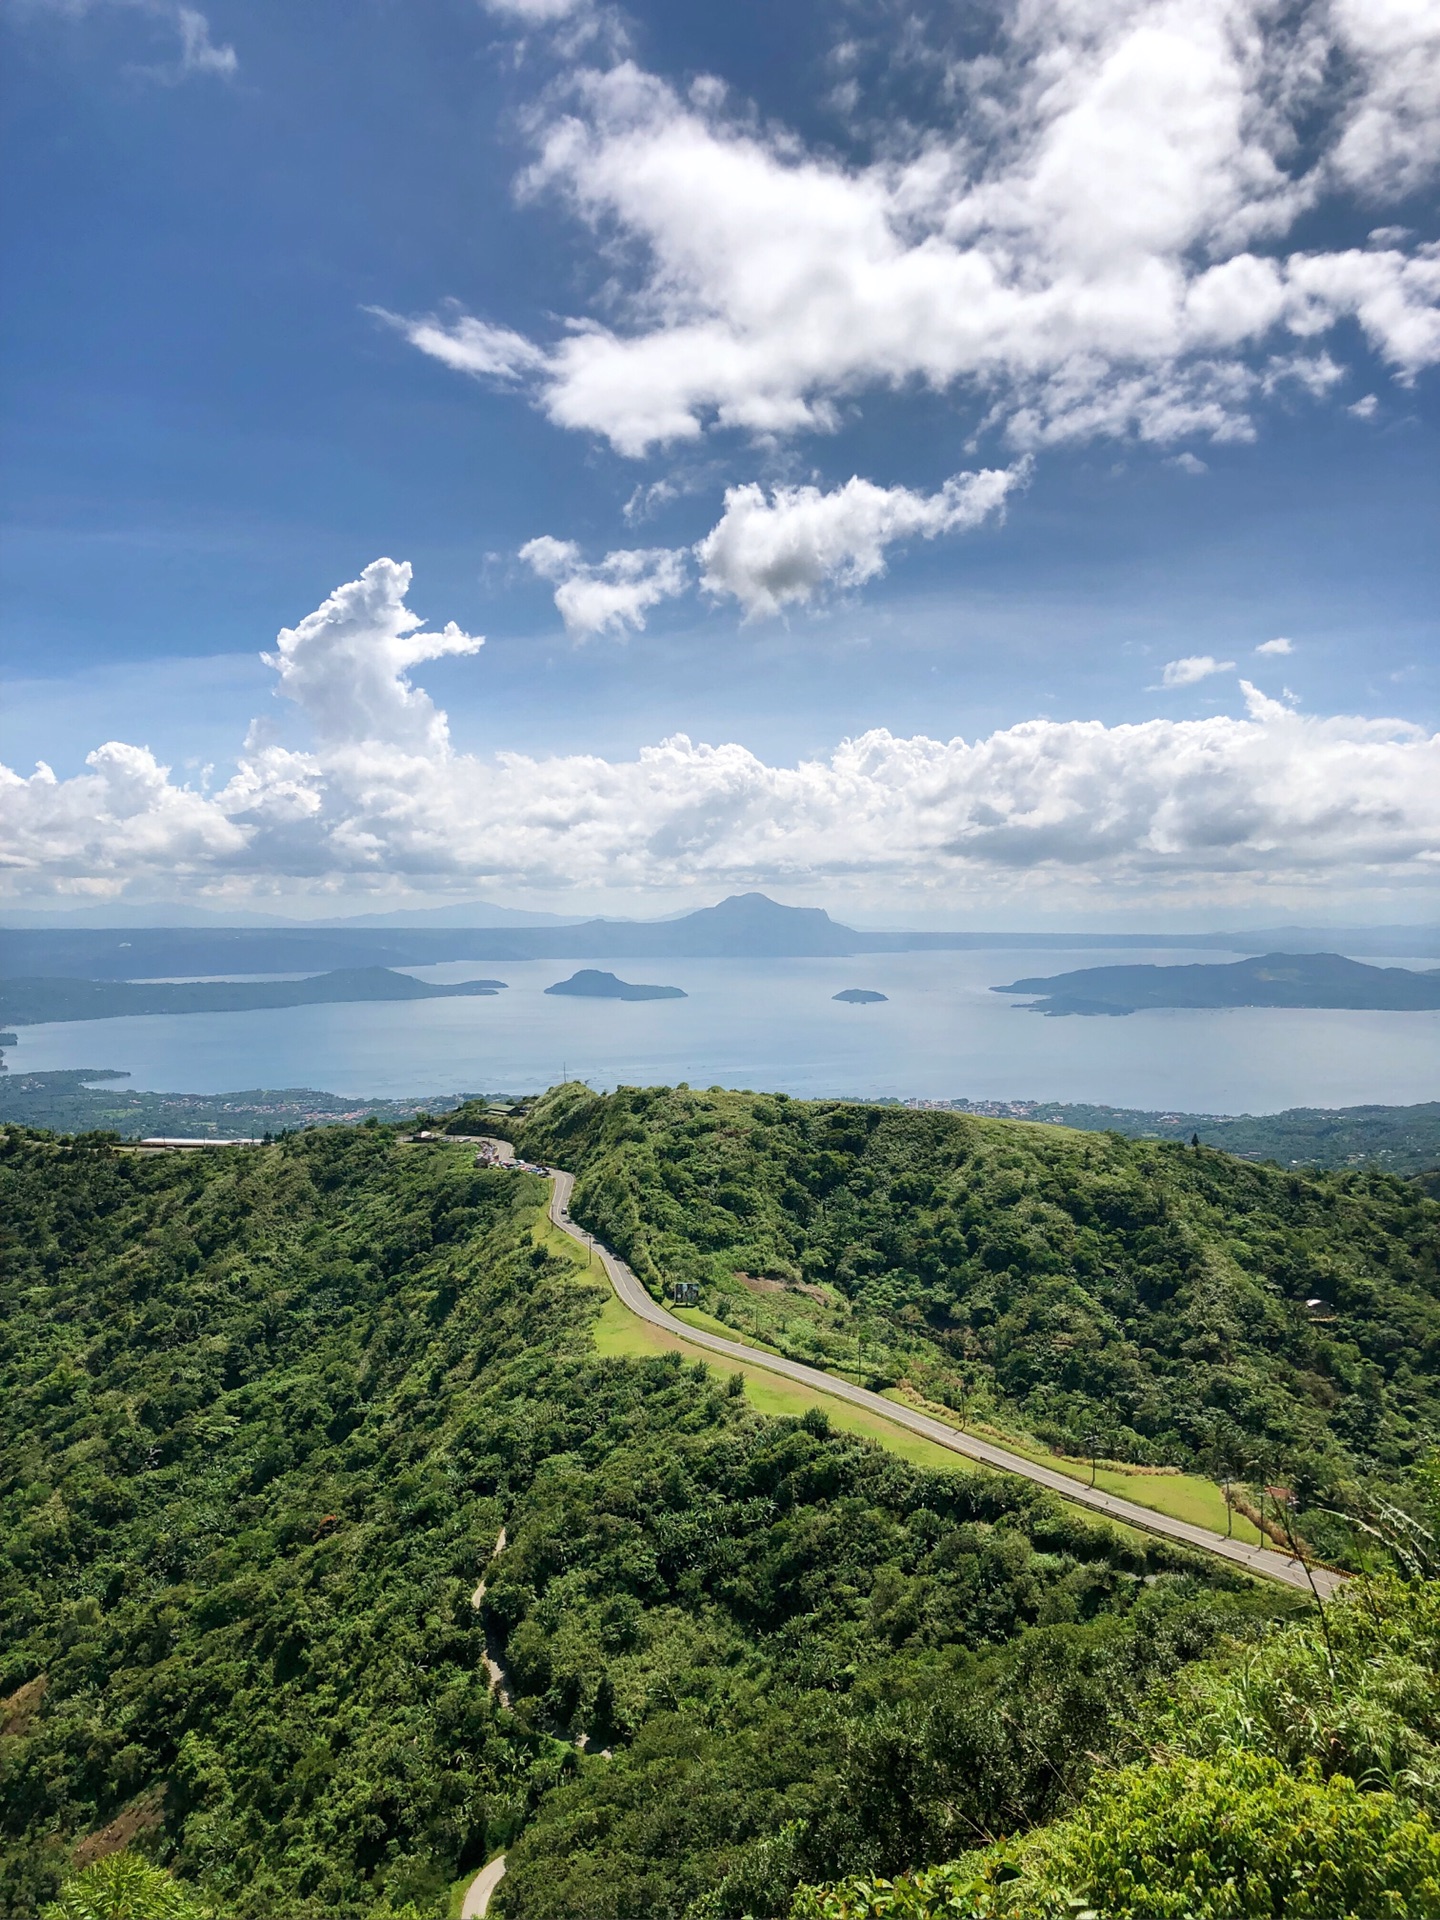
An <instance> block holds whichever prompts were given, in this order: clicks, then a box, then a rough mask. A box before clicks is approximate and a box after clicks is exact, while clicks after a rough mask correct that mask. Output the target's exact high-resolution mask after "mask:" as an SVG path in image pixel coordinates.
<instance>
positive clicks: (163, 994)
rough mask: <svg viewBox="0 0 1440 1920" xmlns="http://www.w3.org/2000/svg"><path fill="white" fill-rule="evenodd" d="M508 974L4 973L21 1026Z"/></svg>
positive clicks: (1, 995)
mask: <svg viewBox="0 0 1440 1920" xmlns="http://www.w3.org/2000/svg"><path fill="white" fill-rule="evenodd" d="M504 986H505V982H504V981H503V980H458V981H455V982H454V983H453V984H451V985H449V986H436V985H434V984H432V983H431V982H430V981H428V980H417V979H416V978H415V977H414V975H413V974H409V973H394V972H392V971H391V969H390V968H389V967H343V968H340V969H338V970H337V971H335V972H333V973H317V974H312V975H310V976H309V977H308V978H306V979H303V980H175V981H167V980H153V981H151V980H71V979H65V978H61V979H11V980H5V981H0V1018H3V1019H5V1020H9V1021H10V1022H12V1024H13V1025H15V1026H17V1027H32V1026H39V1025H41V1024H42V1023H43V1022H47V1021H53V1020H114V1019H117V1018H120V1017H121V1016H123V1015H125V1014H137V1013H253V1012H255V1011H257V1010H258V1009H260V1008H266V1007H320V1006H330V1005H333V1004H335V1003H337V1002H341V1001H351V1000H381V1001H386V1000H388V1001H396V1000H453V999H455V998H457V997H462V996H463V997H466V998H470V997H473V996H474V995H476V994H494V993H500V992H501V991H503V989H504Z"/></svg>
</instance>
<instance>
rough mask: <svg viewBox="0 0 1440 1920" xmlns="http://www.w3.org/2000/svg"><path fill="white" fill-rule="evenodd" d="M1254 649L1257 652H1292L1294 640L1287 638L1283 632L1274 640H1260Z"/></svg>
mask: <svg viewBox="0 0 1440 1920" xmlns="http://www.w3.org/2000/svg"><path fill="white" fill-rule="evenodd" d="M1255 651H1256V652H1257V653H1293V652H1294V651H1295V642H1294V641H1293V640H1287V639H1286V638H1285V636H1284V635H1283V634H1281V635H1280V636H1279V637H1278V638H1276V639H1274V640H1262V641H1261V642H1260V644H1259V646H1258V647H1256V649H1255Z"/></svg>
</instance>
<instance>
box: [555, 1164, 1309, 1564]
mask: <svg viewBox="0 0 1440 1920" xmlns="http://www.w3.org/2000/svg"><path fill="white" fill-rule="evenodd" d="M546 1171H547V1173H548V1174H549V1176H550V1181H551V1188H550V1218H551V1220H552V1221H553V1222H554V1224H555V1225H556V1226H557V1227H558V1228H559V1229H560V1231H561V1232H562V1233H564V1234H568V1235H569V1237H570V1238H571V1239H572V1240H575V1241H578V1242H579V1244H580V1245H581V1246H582V1247H593V1248H594V1249H595V1252H596V1253H597V1254H598V1255H599V1258H600V1264H601V1266H602V1267H603V1268H604V1269H605V1273H606V1276H607V1277H608V1279H609V1281H610V1284H611V1286H612V1287H613V1288H614V1289H615V1292H616V1295H617V1297H618V1298H619V1299H620V1301H621V1302H622V1304H623V1305H625V1306H627V1307H628V1308H629V1309H630V1311H631V1313H633V1314H635V1315H637V1316H638V1317H639V1318H640V1319H641V1320H648V1321H649V1323H650V1324H651V1326H654V1327H662V1328H664V1330H665V1332H666V1333H671V1334H674V1335H676V1336H677V1337H678V1338H679V1339H681V1340H683V1341H685V1343H686V1344H687V1345H688V1346H692V1347H704V1348H706V1349H707V1350H708V1351H709V1352H711V1353H719V1354H723V1355H724V1356H725V1357H726V1359H728V1360H743V1361H744V1362H745V1363H746V1364H747V1365H748V1366H752V1367H764V1368H765V1369H766V1370H767V1371H768V1372H770V1373H782V1374H784V1375H785V1376H786V1377H787V1378H788V1379H791V1380H799V1381H801V1382H803V1384H804V1385H805V1386H807V1387H816V1388H818V1389H819V1391H820V1392H821V1393H828V1394H829V1395H830V1396H831V1397H832V1398H833V1399H836V1400H847V1401H849V1402H850V1403H851V1405H853V1406H857V1407H864V1408H865V1409H866V1410H867V1412H870V1413H877V1414H879V1415H880V1417H881V1418H882V1419H884V1420H888V1421H889V1422H890V1423H891V1425H892V1426H896V1427H905V1428H907V1429H908V1430H909V1431H910V1432H911V1433H918V1434H920V1435H921V1436H922V1438H924V1439H926V1440H933V1441H934V1442H935V1444H936V1445H937V1446H940V1447H948V1448H949V1449H950V1451H951V1452H952V1453H960V1454H964V1456H965V1457H966V1458H967V1459H969V1460H979V1461H981V1462H982V1463H983V1464H984V1465H985V1466H987V1467H995V1468H998V1469H999V1471H1000V1472H1002V1473H1015V1474H1019V1476H1020V1477H1021V1479H1023V1480H1033V1481H1034V1482H1035V1484H1036V1486H1040V1487H1046V1488H1048V1489H1049V1491H1050V1492H1051V1493H1058V1494H1060V1495H1061V1496H1062V1497H1063V1498H1064V1499H1066V1500H1071V1501H1074V1502H1075V1503H1076V1504H1077V1505H1079V1506H1082V1507H1093V1508H1094V1510H1095V1512H1096V1513H1101V1514H1104V1516H1105V1518H1106V1519H1107V1520H1119V1521H1122V1522H1123V1523H1124V1524H1125V1525H1126V1526H1127V1527H1139V1528H1141V1529H1142V1530H1143V1531H1144V1532H1146V1533H1156V1534H1159V1535H1161V1536H1162V1537H1163V1538H1164V1539H1166V1540H1175V1541H1178V1542H1179V1543H1180V1545H1182V1546H1186V1547H1196V1548H1198V1549H1199V1550H1200V1551H1201V1552H1202V1553H1209V1554H1214V1555H1215V1556H1216V1557H1217V1558H1218V1559H1221V1560H1229V1561H1233V1562H1234V1564H1235V1565H1236V1566H1238V1567H1243V1568H1244V1569H1245V1571H1246V1572H1247V1573H1255V1574H1261V1575H1263V1576H1264V1577H1265V1578H1266V1579H1268V1580H1278V1581H1280V1582H1281V1583H1282V1584H1283V1585H1285V1586H1288V1587H1299V1588H1301V1589H1302V1590H1303V1591H1308V1590H1309V1588H1310V1584H1311V1582H1312V1581H1313V1582H1314V1584H1315V1587H1316V1588H1317V1589H1318V1591H1319V1592H1320V1594H1321V1595H1322V1596H1326V1595H1329V1594H1331V1593H1333V1592H1334V1591H1335V1589H1336V1588H1337V1587H1338V1586H1340V1585H1342V1584H1343V1582H1344V1579H1345V1576H1344V1575H1343V1574H1340V1573H1333V1572H1331V1571H1330V1570H1329V1569H1328V1568H1325V1567H1311V1568H1310V1570H1309V1573H1308V1574H1307V1573H1306V1570H1305V1567H1304V1566H1303V1564H1302V1563H1301V1562H1300V1561H1299V1560H1297V1559H1295V1558H1294V1557H1293V1556H1292V1555H1290V1554H1285V1553H1281V1552H1279V1551H1277V1550H1276V1549H1275V1548H1273V1547H1251V1546H1247V1545H1246V1544H1245V1542H1244V1541H1241V1540H1226V1539H1222V1538H1221V1536H1220V1535H1219V1534H1218V1533H1211V1532H1210V1531H1209V1529H1208V1528H1206V1527H1197V1526H1194V1525H1193V1524H1192V1523H1191V1522H1190V1521H1188V1520H1174V1519H1172V1518H1171V1517H1170V1515H1169V1514H1166V1513H1156V1512H1154V1511H1153V1510H1152V1509H1151V1508H1150V1507H1141V1506H1137V1505H1136V1504H1135V1502H1134V1501H1132V1500H1123V1499H1121V1498H1120V1497H1119V1496H1118V1495H1117V1494H1113V1493H1106V1492H1105V1491H1104V1490H1103V1488H1100V1487H1087V1486H1086V1485H1085V1483H1084V1481H1082V1480H1072V1479H1071V1478H1070V1476H1069V1475H1068V1474H1064V1473H1058V1472H1057V1471H1056V1470H1055V1469H1054V1468H1053V1467H1045V1466H1040V1465H1038V1464H1037V1463H1036V1462H1035V1461H1033V1460H1026V1459H1025V1458H1024V1457H1023V1456H1022V1455H1021V1454H1018V1453H1011V1452H1009V1451H1008V1450H1007V1449H1006V1448H1004V1447H997V1446H995V1445H994V1444H993V1443H992V1442H991V1441H989V1440H981V1439H978V1438H976V1437H975V1436H973V1435H971V1434H968V1433H959V1432H957V1431H956V1429H955V1428H954V1427H949V1426H946V1425H945V1423H944V1422H943V1421H941V1420H934V1419H932V1418H931V1417H930V1415H929V1414H925V1413H917V1412H916V1411H915V1410H914V1408H912V1407H906V1406H899V1405H897V1404H896V1403H895V1401H893V1400H886V1399H884V1398H882V1396H881V1395H880V1394H878V1393H871V1392H870V1390H869V1389H868V1388H866V1387H857V1386H852V1385H851V1384H850V1382H849V1381H848V1380H840V1379H837V1377H836V1376H835V1375H834V1374H831V1373H822V1372H821V1370H820V1369H819V1368H818V1367H807V1366H805V1365H804V1364H803V1362H801V1361H799V1360H786V1359H783V1358H782V1357H781V1356H780V1355H779V1354H773V1353H765V1352H763V1351H762V1350H760V1349H759V1348H756V1347H747V1346H745V1345H744V1344H743V1343H742V1342H741V1341H739V1340H726V1339H724V1338H722V1337H721V1336H720V1335H719V1334H714V1333H705V1332H703V1331H702V1330H701V1329H700V1328H698V1327H691V1326H687V1325H686V1323H685V1322H684V1321H683V1320H677V1319H676V1318H675V1316H674V1314H672V1313H667V1312H666V1311H665V1309H664V1307H662V1306H658V1305H657V1304H656V1302H655V1301H654V1300H652V1299H651V1298H650V1295H649V1294H648V1293H647V1292H646V1291H645V1289H644V1287H643V1286H642V1285H641V1284H640V1282H639V1281H638V1280H637V1279H636V1277H635V1275H634V1274H633V1273H632V1272H631V1271H630V1269H629V1267H627V1266H626V1264H625V1262H624V1261H623V1260H617V1259H616V1257H615V1255H614V1254H613V1253H611V1251H610V1249H609V1248H608V1247H607V1246H605V1245H603V1244H602V1242H600V1241H599V1240H596V1239H595V1238H594V1237H593V1236H592V1235H591V1234H589V1233H587V1232H586V1231H585V1229H584V1228H583V1227H578V1226H576V1224H575V1222H574V1221H573V1220H572V1219H571V1218H570V1195H571V1192H572V1191H573V1189H574V1186H575V1176H574V1174H571V1173H562V1172H561V1171H560V1170H559V1168H556V1167H550V1168H547V1169H546Z"/></svg>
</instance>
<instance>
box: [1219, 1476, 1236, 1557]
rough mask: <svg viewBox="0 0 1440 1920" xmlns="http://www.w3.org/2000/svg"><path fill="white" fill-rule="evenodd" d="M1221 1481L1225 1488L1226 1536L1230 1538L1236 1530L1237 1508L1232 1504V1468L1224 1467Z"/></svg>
mask: <svg viewBox="0 0 1440 1920" xmlns="http://www.w3.org/2000/svg"><path fill="white" fill-rule="evenodd" d="M1221 1481H1222V1484H1223V1485H1224V1488H1225V1538H1226V1539H1227V1540H1228V1539H1229V1538H1230V1537H1231V1535H1232V1534H1233V1533H1234V1531H1235V1509H1234V1507H1232V1506H1231V1504H1230V1469H1229V1468H1228V1467H1226V1468H1224V1469H1223V1470H1222V1473H1221Z"/></svg>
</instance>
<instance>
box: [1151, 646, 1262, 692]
mask: <svg viewBox="0 0 1440 1920" xmlns="http://www.w3.org/2000/svg"><path fill="white" fill-rule="evenodd" d="M1262 651H1263V649H1262ZM1234 671H1235V662H1234V661H1233V660H1217V659H1216V658H1215V657H1214V655H1213V654H1209V653H1191V654H1187V655H1186V656H1185V658H1184V659H1183V660H1167V661H1166V662H1165V670H1164V672H1163V673H1162V674H1161V675H1160V684H1161V686H1162V687H1193V686H1198V684H1199V683H1200V681H1202V680H1208V679H1209V678H1210V676H1211V674H1214V673H1233V672H1234Z"/></svg>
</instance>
